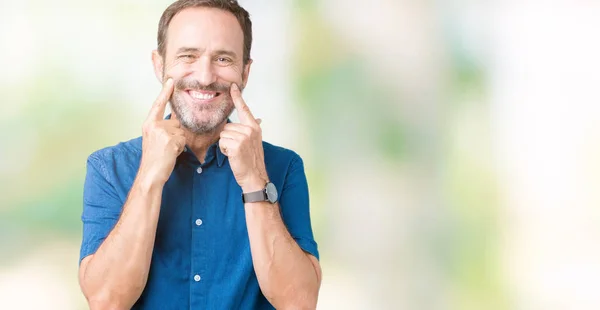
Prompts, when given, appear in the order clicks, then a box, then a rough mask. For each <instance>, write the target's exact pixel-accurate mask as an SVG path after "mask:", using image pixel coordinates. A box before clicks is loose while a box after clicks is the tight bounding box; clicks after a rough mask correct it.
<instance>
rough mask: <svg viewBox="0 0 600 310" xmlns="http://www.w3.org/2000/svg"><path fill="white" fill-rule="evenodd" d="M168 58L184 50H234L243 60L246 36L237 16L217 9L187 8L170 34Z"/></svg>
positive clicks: (171, 27)
mask: <svg viewBox="0 0 600 310" xmlns="http://www.w3.org/2000/svg"><path fill="white" fill-rule="evenodd" d="M167 38H168V39H167V54H170V53H172V52H174V51H175V50H177V49H178V48H180V47H193V48H199V49H201V50H204V49H206V50H207V51H211V50H221V49H226V50H231V51H233V52H235V53H236V54H238V55H239V56H240V57H241V56H242V52H243V46H244V33H243V32H242V28H241V26H240V24H239V22H238V21H237V19H236V18H235V16H233V14H231V13H230V12H227V11H224V10H220V9H216V8H204V7H197V8H187V9H184V10H182V11H181V12H179V13H177V14H176V15H175V16H174V17H173V19H172V20H171V23H170V24H169V28H168V30H167Z"/></svg>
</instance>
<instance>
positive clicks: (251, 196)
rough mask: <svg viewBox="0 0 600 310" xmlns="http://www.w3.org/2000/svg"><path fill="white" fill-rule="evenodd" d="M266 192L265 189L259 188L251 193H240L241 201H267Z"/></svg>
mask: <svg viewBox="0 0 600 310" xmlns="http://www.w3.org/2000/svg"><path fill="white" fill-rule="evenodd" d="M267 198H268V197H267V193H266V192H265V190H264V189H263V190H260V191H256V192H251V193H242V202H243V203H247V202H258V201H268V199H267Z"/></svg>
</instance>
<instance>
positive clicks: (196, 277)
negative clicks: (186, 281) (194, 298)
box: [194, 274, 200, 282]
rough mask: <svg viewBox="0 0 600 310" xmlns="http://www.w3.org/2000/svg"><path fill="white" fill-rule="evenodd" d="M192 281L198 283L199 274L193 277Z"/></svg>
mask: <svg viewBox="0 0 600 310" xmlns="http://www.w3.org/2000/svg"><path fill="white" fill-rule="evenodd" d="M194 281H196V282H200V275H199V274H197V275H195V276H194Z"/></svg>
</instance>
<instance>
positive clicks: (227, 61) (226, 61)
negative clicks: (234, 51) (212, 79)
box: [217, 57, 231, 64]
mask: <svg viewBox="0 0 600 310" xmlns="http://www.w3.org/2000/svg"><path fill="white" fill-rule="evenodd" d="M217 62H218V63H220V64H230V63H231V59H230V58H227V57H217Z"/></svg>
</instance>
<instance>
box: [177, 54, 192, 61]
mask: <svg viewBox="0 0 600 310" xmlns="http://www.w3.org/2000/svg"><path fill="white" fill-rule="evenodd" d="M177 59H182V60H193V59H194V55H189V54H185V55H179V56H177Z"/></svg>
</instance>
